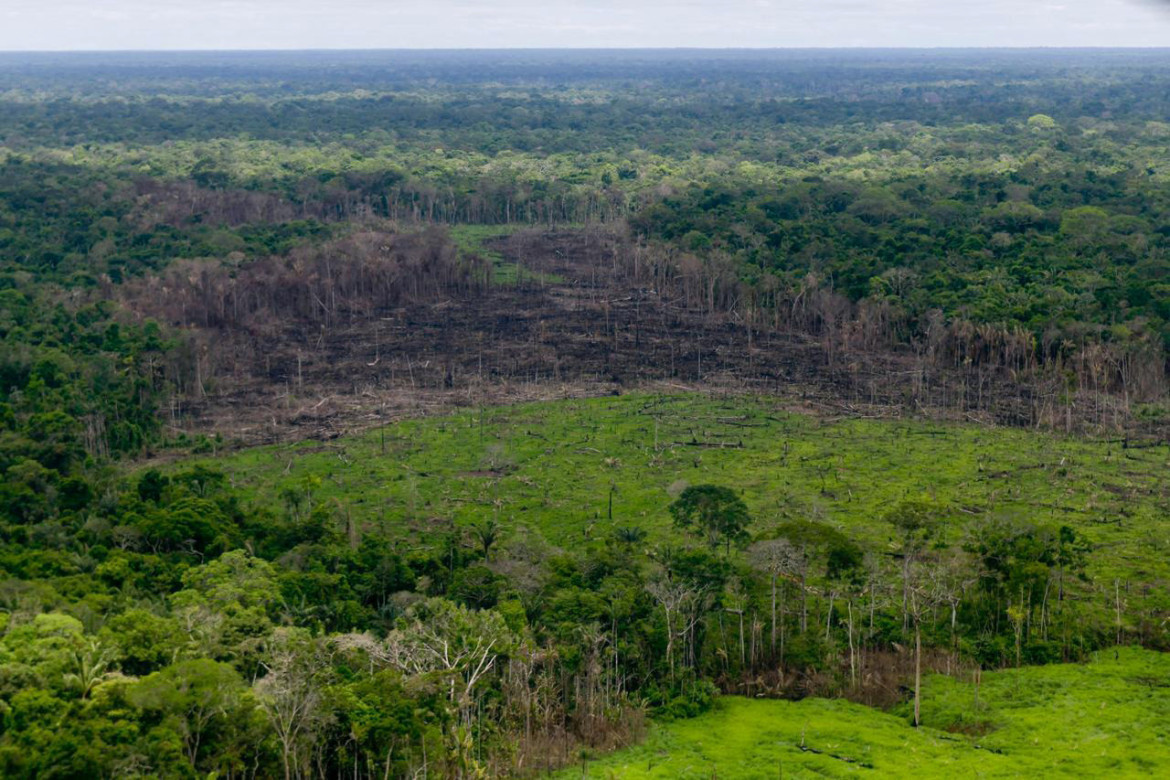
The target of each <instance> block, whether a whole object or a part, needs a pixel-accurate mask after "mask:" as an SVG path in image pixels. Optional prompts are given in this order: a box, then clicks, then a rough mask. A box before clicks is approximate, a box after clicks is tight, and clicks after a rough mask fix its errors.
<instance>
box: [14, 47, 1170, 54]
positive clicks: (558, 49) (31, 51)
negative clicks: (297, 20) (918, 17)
mask: <svg viewBox="0 0 1170 780" xmlns="http://www.w3.org/2000/svg"><path fill="white" fill-rule="evenodd" d="M622 51H661V52H689V51H703V52H802V51H924V52H929V51H1148V52H1161V51H1166V52H1170V45H1165V46H1128V45H1111V46H1053V45H1044V44H1030V45H1015V46H1013V45H998V46H991V45H979V44H971V45H964V46H869V45H866V46H855V45H842V46H458V47H452V46H412V47H372V48H371V47H331V46H321V47H303V48H287V47H262V48H255V49H250V48H226V47H215V48H192V49H187V48H182V49H180V48H164V49H138V48H111V49H0V55H4V54H229V53H237V54H266V53H272V54H280V53H287V54H293V53H320V52H328V53H346V52H362V53H371V52H622Z"/></svg>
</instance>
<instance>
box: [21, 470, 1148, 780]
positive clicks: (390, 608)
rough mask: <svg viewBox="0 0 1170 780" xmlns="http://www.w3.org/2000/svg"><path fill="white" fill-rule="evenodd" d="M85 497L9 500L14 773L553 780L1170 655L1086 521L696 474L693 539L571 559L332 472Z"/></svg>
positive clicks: (144, 477)
mask: <svg viewBox="0 0 1170 780" xmlns="http://www.w3.org/2000/svg"><path fill="white" fill-rule="evenodd" d="M76 480H77V481H76V483H75V484H74V487H73V488H72V489H70V490H69V491H65V490H62V491H59V492H53V493H43V492H42V493H40V494H38V498H37V502H39V503H36V504H33V503H30V502H28V501H26V502H11V501H6V502H4V504H3V507H4V508H3V517H2V522H0V563H2V564H3V569H4V571H5V572H6V576H7V579H5V580H4V581H3V583H2V584H0V608H2V609H3V612H0V772H3V774H4V775H5V776H6V777H43V776H90V777H91V776H93V775H94V774H101V775H117V776H158V775H163V776H191V777H195V776H207V775H208V774H211V773H214V774H218V775H222V776H231V777H261V778H263V777H281V776H283V777H286V778H288V777H306V778H307V777H332V776H336V775H340V774H344V775H345V776H353V777H382V778H385V777H412V776H418V775H419V774H433V775H437V776H450V777H472V776H503V775H513V774H535V773H538V772H540V771H542V770H544V769H547V768H555V767H557V766H560V765H563V764H566V763H572V762H574V761H576V760H578V759H579V757H580V755H581V752H580V751H581V750H583V749H609V748H613V747H617V746H622V745H626V744H629V743H630V742H632V741H634V740H636V739H638V738H639V736H640V735H641V732H642V729H643V728H644V724H645V719H646V717H647V716H648V715H650V714H654V715H656V716H659V717H685V716H690V715H693V714H696V713H698V712H701V711H702V710H703V709H704V708H706V707H707V706H708V705H709V703H710V701H711V699H712V697H713V696H714V695H715V694H716V693H717V692H718V691H720V690H722V691H725V692H729V693H746V694H749V695H765V696H780V695H811V694H818V695H846V696H850V697H853V698H855V699H857V700H859V701H865V702H868V703H871V704H891V703H893V702H895V701H899V700H902V699H903V698H906V697H910V698H913V697H916V692H917V691H918V689H919V686H918V683H917V678H918V677H919V676H920V675H921V674H922V673H923V671H924V670H929V669H938V670H940V671H943V670H945V671H950V672H953V673H957V672H959V671H961V670H962V671H964V673H965V671H966V670H970V671H976V670H978V669H980V668H998V667H1003V666H1011V665H1018V664H1023V663H1045V662H1052V661H1074V660H1078V659H1082V658H1084V657H1086V655H1087V654H1088V653H1089V652H1091V651H1093V650H1095V649H1098V648H1101V647H1106V646H1111V645H1115V644H1120V643H1126V642H1141V643H1143V644H1146V645H1147V646H1150V647H1157V648H1162V649H1164V648H1165V647H1166V646H1167V642H1168V637H1167V634H1166V629H1165V614H1166V612H1165V611H1166V609H1167V604H1166V603H1165V599H1164V594H1161V595H1160V593H1159V591H1158V590H1157V588H1156V585H1155V584H1153V583H1141V582H1131V581H1128V580H1126V581H1122V580H1120V579H1118V580H1109V581H1101V580H1094V579H1092V578H1091V577H1090V576H1089V575H1088V573H1087V569H1086V564H1087V561H1088V559H1089V556H1090V555H1091V554H1092V552H1093V551H1092V549H1091V548H1090V547H1089V546H1088V545H1086V544H1085V542H1084V541H1083V540H1082V539H1081V538H1080V537H1079V536H1078V535H1077V534H1076V533H1074V532H1073V531H1072V529H1070V528H1067V527H1059V528H1057V527H1053V528H1048V527H1044V526H1037V525H1034V524H1032V523H1028V522H1024V521H1020V520H1016V519H1012V518H1007V517H998V516H994V515H987V516H982V515H980V516H972V517H970V518H969V519H966V520H961V519H960V518H959V517H958V515H961V514H962V513H961V512H959V511H958V508H956V507H949V506H944V505H938V504H932V503H929V502H922V501H913V500H910V501H905V502H903V503H900V504H898V505H896V506H894V507H892V508H891V509H890V510H889V511H888V513H887V514H886V515H885V517H884V518H883V526H882V527H883V528H884V532H883V533H884V534H886V535H888V539H887V540H885V541H881V542H880V543H874V542H871V541H863V540H862V539H860V538H856V537H854V536H852V535H850V534H849V533H847V532H845V531H843V530H841V529H839V528H836V527H834V526H831V525H829V524H827V523H824V522H820V521H815V520H810V519H808V518H805V517H799V516H786V515H782V516H781V517H779V518H778V519H777V520H774V521H769V522H765V521H762V520H758V519H755V518H753V517H751V516H750V515H749V513H748V511H747V509H746V507H745V506H744V504H743V502H742V501H741V499H740V498H739V496H738V495H737V494H736V493H735V492H734V491H732V490H730V489H728V488H726V487H722V486H715V485H696V486H691V487H688V488H686V489H685V490H683V492H682V493H681V494H679V496H678V498H677V499H676V500H675V502H674V503H673V504H672V505H671V506H670V512H671V515H672V516H673V518H674V521H675V526H676V528H677V533H675V534H673V535H672V536H671V537H669V541H667V540H663V541H652V540H650V539H649V538H648V537H647V535H646V533H645V531H643V530H642V529H641V528H639V527H638V526H636V525H631V524H617V525H613V526H611V528H610V530H608V531H606V532H604V533H599V534H594V535H593V536H592V537H589V536H587V537H586V538H585V539H583V540H582V542H581V543H580V544H578V545H574V548H573V549H571V550H565V549H558V548H555V547H552V546H550V545H548V544H547V543H545V542H544V541H543V540H542V539H541V538H540V537H539V536H538V535H535V534H533V533H532V532H525V531H522V530H520V529H516V528H505V527H504V526H502V525H500V524H499V523H498V522H497V521H496V520H495V519H494V515H493V514H492V513H491V512H490V511H485V513H484V514H483V516H482V518H481V519H480V520H478V521H476V522H474V523H473V524H471V525H469V526H466V527H457V526H454V525H449V526H447V527H446V528H445V529H444V527H443V526H442V525H440V526H438V527H437V528H435V530H433V531H432V532H431V533H429V534H428V535H427V536H426V537H424V538H423V539H421V540H420V541H419V543H416V544H405V543H404V542H403V540H401V539H399V540H397V541H395V540H393V539H392V538H390V537H388V536H387V535H386V534H385V533H384V530H383V529H378V528H376V527H375V526H372V525H370V526H368V525H364V524H359V523H356V522H355V521H354V520H353V519H352V517H351V516H350V514H349V513H348V512H347V511H346V509H345V507H344V505H343V504H338V503H336V502H333V501H323V500H321V499H320V498H319V496H318V492H319V488H320V485H319V484H318V483H317V482H316V481H315V480H316V478H315V477H309V478H306V479H305V480H304V481H303V482H302V483H300V484H299V485H297V486H296V487H291V488H289V489H287V490H285V492H284V494H283V507H282V508H278V507H268V508H250V507H247V506H246V505H245V504H244V503H243V502H242V501H241V498H240V495H239V494H238V493H237V491H236V490H234V489H233V488H232V487H231V486H230V484H229V481H228V480H227V478H226V477H225V476H224V475H223V474H220V473H218V472H215V471H211V470H208V469H206V468H202V467H196V468H194V469H187V470H179V471H174V472H172V473H170V474H161V473H159V472H157V471H147V472H144V473H142V474H140V475H139V476H137V477H136V478H134V479H132V480H130V481H125V480H123V479H121V478H118V477H112V476H110V475H97V476H94V477H90V478H82V477H81V476H78V477H77V478H76ZM1151 587H1153V590H1150V588H1151ZM915 711H917V710H915Z"/></svg>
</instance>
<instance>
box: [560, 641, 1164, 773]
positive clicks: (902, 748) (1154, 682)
mask: <svg viewBox="0 0 1170 780" xmlns="http://www.w3.org/2000/svg"><path fill="white" fill-rule="evenodd" d="M1168 681H1170V656H1167V655H1161V654H1158V653H1152V652H1147V651H1142V650H1136V649H1128V648H1126V649H1122V650H1121V651H1120V653H1119V658H1118V659H1117V660H1115V659H1114V656H1113V654H1112V653H1103V654H1101V657H1100V658H1099V659H1098V660H1097V661H1095V662H1094V663H1092V664H1090V665H1087V666H1075V665H1063V666H1049V667H1038V668H1028V669H1024V670H1022V671H1020V672H1018V673H1017V672H1015V671H1012V670H1009V671H1004V672H998V673H994V674H993V673H987V674H985V675H984V676H983V683H982V686H981V689H980V710H979V713H978V716H977V719H978V720H981V721H990V723H991V724H992V725H993V727H994V728H993V730H992V731H991V732H990V733H988V734H986V735H984V736H981V737H966V736H963V735H961V734H955V733H948V732H947V731H943V730H939V729H938V727H943V726H948V725H950V724H952V723H956V722H957V720H958V718H959V716H960V715H962V716H964V718H965V720H966V722H970V721H971V719H972V718H973V710H972V707H973V703H974V696H973V689H972V686H971V684H970V683H960V682H957V681H955V680H952V679H950V678H947V677H941V676H935V677H932V678H930V679H929V681H928V684H927V686H926V690H925V693H924V697H925V701H924V708H923V718H924V722H925V723H926V724H927V727H925V728H923V729H921V730H920V731H915V730H914V729H913V728H911V727H910V726H909V725H908V722H907V718H905V717H899V716H898V715H891V714H886V713H882V712H879V711H876V710H871V709H868V708H866V707H862V706H860V705H856V704H850V703H848V702H843V701H826V700H823V699H808V700H805V701H800V702H788V701H760V700H754V701H753V700H748V699H741V698H725V699H722V700H720V701H719V703H718V705H717V706H716V708H715V710H714V711H713V712H711V713H709V714H707V715H704V716H702V717H699V718H696V719H693V720H689V721H678V722H674V723H666V724H658V725H656V726H654V727H653V728H652V730H651V733H650V736H649V738H648V739H647V741H646V742H645V743H644V744H642V745H639V746H637V747H634V748H630V749H628V750H624V751H620V752H618V753H615V754H613V755H610V756H607V757H605V758H603V759H602V760H600V761H595V762H591V763H590V764H589V765H588V776H589V777H598V778H603V777H621V778H639V777H661V778H711V777H724V778H778V777H781V776H783V777H789V778H798V777H842V776H850V775H861V776H866V777H949V778H967V777H1053V776H1064V777H1111V778H1117V777H1143V776H1146V777H1160V776H1163V777H1164V776H1167V774H1170V682H1168ZM802 739H803V740H804V744H805V745H806V746H807V747H810V748H814V749H816V750H820V751H823V754H816V753H811V752H803V751H801V750H800V747H799V746H800V744H801V740H802ZM845 759H849V761H846V760H845ZM581 770H582V767H581V766H580V765H578V766H577V767H575V768H573V769H569V770H566V771H565V772H564V773H563V775H562V776H563V777H565V778H570V777H576V776H580V775H581V773H582V771H581ZM781 770H782V771H783V774H781Z"/></svg>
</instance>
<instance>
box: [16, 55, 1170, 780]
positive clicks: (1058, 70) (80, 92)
mask: <svg viewBox="0 0 1170 780" xmlns="http://www.w3.org/2000/svg"><path fill="white" fill-rule="evenodd" d="M0 336H2V337H3V342H2V344H0V775H3V776H6V777H9V776H10V777H30V778H31V777H60V778H67V777H78V778H80V777H95V776H100V777H107V776H108V777H114V776H118V777H139V776H141V777H187V776H190V777H197V776H199V777H209V776H216V777H259V778H263V777H284V778H293V777H297V778H301V777H306V778H307V777H335V776H336V777H341V776H352V777H354V778H357V777H363V778H364V777H384V778H389V777H423V776H428V775H433V776H450V777H481V776H509V775H525V774H536V773H541V772H546V771H551V770H555V769H557V768H560V767H563V766H566V765H571V764H575V763H577V762H579V761H582V760H585V759H587V758H588V757H589V756H591V755H594V754H596V753H598V752H602V751H609V750H613V749H616V748H622V747H627V746H629V745H632V744H636V743H637V742H638V741H639V740H642V739H643V738H644V737H645V735H646V733H647V729H649V728H651V727H652V726H651V724H652V723H656V722H658V723H661V722H668V721H670V720H671V719H682V718H688V717H692V716H696V715H699V714H700V713H703V712H706V711H708V710H709V709H710V708H711V706H712V702H713V701H715V700H716V698H717V697H718V696H719V695H721V694H740V695H747V696H756V697H787V698H801V697H810V696H828V697H842V698H848V699H851V700H853V701H855V702H859V703H862V704H866V705H870V706H874V707H881V708H886V709H891V708H892V709H893V711H898V712H903V711H904V712H905V714H906V717H907V719H908V721H909V723H910V724H911V725H913V726H919V725H920V724H921V723H923V716H922V711H921V706H922V702H921V695H920V694H921V691H922V690H923V686H924V683H923V680H922V678H923V676H924V675H930V674H932V673H939V674H945V673H949V674H953V675H967V676H969V677H970V678H971V679H972V680H974V681H975V701H976V704H975V708H974V715H973V716H972V715H970V713H968V715H967V716H966V717H974V718H975V719H974V721H970V720H967V721H963V722H958V721H954V722H936V723H933V724H932V723H931V722H930V721H929V719H928V720H927V721H925V725H927V726H931V725H933V726H935V727H937V728H940V729H941V728H946V729H949V730H951V731H953V732H956V733H959V734H960V737H956V738H967V737H970V738H978V737H981V736H982V735H984V734H986V733H987V732H989V731H990V730H992V729H994V728H995V724H994V723H993V722H992V721H991V720H989V719H983V718H981V717H980V716H979V706H978V696H979V694H978V690H979V688H978V680H979V679H980V677H979V676H980V674H981V673H982V671H983V670H985V669H987V670H995V669H1007V668H1017V669H1018V668H1019V667H1022V666H1026V665H1029V664H1055V663H1078V662H1082V661H1085V660H1087V659H1089V658H1090V657H1091V656H1092V655H1093V654H1094V653H1095V652H1097V651H1100V650H1102V649H1105V648H1117V647H1118V646H1120V645H1126V644H1133V645H1140V646H1142V647H1144V648H1146V649H1148V650H1153V651H1166V650H1170V633H1168V631H1167V621H1168V619H1170V599H1168V598H1167V585H1168V583H1170V579H1168V577H1170V572H1168V571H1167V570H1166V567H1165V555H1164V551H1165V550H1166V546H1167V545H1168V544H1170V541H1168V539H1167V537H1166V531H1165V523H1166V520H1167V519H1168V518H1170V492H1168V491H1170V485H1168V484H1167V481H1166V475H1167V473H1170V468H1168V466H1170V463H1168V462H1167V458H1168V457H1170V456H1168V451H1167V442H1168V441H1170V395H1168V392H1170V391H1168V387H1170V58H1168V57H1167V55H1166V53H1165V52H1162V51H1107V50H1102V51H1094V52H1083V51H1061V50H1051V51H1043V52H1040V51H1036V52H1031V51H980V52H974V51H929V52H927V51H922V52H896V51H880V52H879V51H873V52H866V51H850V52H839V51H838V52H830V51H820V52H814V51H808V52H737V51H727V52H720V51H702V52H671V53H661V52H659V53H654V52H617V51H613V52H564V51H562V52H551V51H550V52H541V51H524V52H477V53H470V52H431V53H424V52H410V53H405V52H403V53H389V52H354V53H323V52H308V53H302V54H289V53H281V54H275V53H273V54H258V53H257V54H244V53H224V54H168V55H163V54H117V55H115V54H110V55H96V54H77V55H63V54H62V55H48V54H45V55H15V54H0ZM680 392H681V393H683V395H682V396H681V400H680V396H679V395H678V394H679V393H680ZM694 393H700V394H701V395H694ZM664 394H669V395H664ZM702 394H717V395H719V396H720V397H724V396H727V397H731V398H733V399H739V400H733V401H727V400H726V399H725V400H722V401H714V400H711V399H710V398H708V397H707V395H702ZM609 395H622V396H626V397H627V398H628V399H629V400H627V398H623V399H622V402H621V404H620V405H619V406H618V407H615V408H616V409H617V411H616V412H613V413H612V414H610V413H609V412H606V411H605V409H602V408H600V407H596V408H595V407H589V408H586V409H585V410H584V411H582V410H581V409H579V408H576V407H573V408H568V407H556V408H555V410H554V411H541V412H539V413H538V412H533V411H531V410H532V407H529V406H519V407H508V406H500V405H501V404H505V403H512V402H515V401H520V400H533V399H543V398H563V397H565V396H569V397H583V396H609ZM539 408H540V409H543V408H544V407H539ZM606 408H607V409H608V407H606ZM515 409H520V410H521V411H520V412H515V411H514V410H515ZM820 414H830V415H832V419H831V420H829V421H827V422H816V421H817V420H819V419H820V418H818V417H817V416H816V415H820ZM436 415H437V416H436ZM516 415H519V419H514V418H515V417H516ZM793 415H796V416H793ZM419 416H424V417H427V419H428V420H430V422H429V423H428V425H430V426H432V427H430V428H425V429H412V428H410V427H409V424H408V423H404V424H401V425H397V424H396V425H390V423H392V422H394V423H397V421H398V420H400V419H402V418H415V417H419ZM535 417H539V420H537V421H532V419H535ZM842 417H844V418H848V419H854V420H858V421H861V422H859V424H862V425H871V424H872V425H873V426H875V427H874V428H872V429H871V428H865V429H864V430H860V429H859V430H851V431H849V432H848V433H847V434H842V435H840V436H839V438H840V441H838V442H837V443H836V444H834V445H833V446H832V447H830V448H829V449H827V450H820V449H816V447H819V446H820V444H818V442H821V443H823V442H824V441H828V440H827V439H824V438H823V437H824V436H826V435H827V434H826V433H825V431H824V430H822V429H821V428H820V427H819V426H821V425H822V424H824V425H826V426H827V425H831V424H836V423H837V421H838V420H839V419H840V418H842ZM530 418H531V419H530ZM798 421H799V422H798ZM404 426H405V427H404ZM434 426H437V427H434ZM806 426H816V427H806ZM883 426H884V427H883ZM899 426H901V427H899ZM916 426H917V427H916ZM963 426H975V427H974V428H967V427H963ZM370 429H377V430H376V431H375V433H374V434H369V433H367V432H368V431H369V430H370ZM831 430H832V429H831ZM972 430H974V431H978V433H971V431H972ZM342 434H359V435H360V436H365V437H368V436H370V435H373V436H374V437H375V438H373V439H369V438H357V439H354V438H347V437H343V436H342ZM1029 436H1030V437H1044V438H1032V439H1028V438H1014V437H1029ZM388 437H389V442H388ZM938 437H941V439H940V441H942V442H943V444H944V445H945V447H951V448H953V452H950V453H947V452H945V451H943V450H938V451H934V450H930V451H929V452H928V450H927V449H926V447H927V445H925V444H922V443H918V440H919V439H921V440H923V441H926V440H927V439H935V438H938ZM1050 437H1051V438H1050ZM1056 437H1062V438H1056ZM887 438H888V439H889V441H890V442H892V443H891V444H890V446H891V447H892V448H895V450H896V453H897V455H896V456H895V454H891V453H893V452H894V450H891V452H886V451H884V450H883V452H882V457H883V458H886V457H889V458H890V459H891V460H890V462H891V463H896V462H898V458H899V457H900V458H901V459H902V462H903V463H904V464H905V463H910V462H914V463H916V466H915V467H914V468H913V469H912V468H909V467H905V466H904V467H903V468H902V469H900V470H897V469H895V470H892V471H891V472H890V473H889V474H887V475H885V476H883V475H881V474H876V473H872V474H871V473H869V472H866V476H865V477H860V476H857V475H858V474H860V473H862V471H863V470H864V469H863V466H862V464H863V463H864V461H865V458H860V459H858V460H855V461H850V462H849V463H848V464H847V463H846V460H847V459H848V458H851V457H853V454H856V450H851V449H850V448H851V447H859V446H862V445H861V444H859V442H862V441H866V440H869V439H873V440H875V441H876V440H883V441H884V440H885V439H887ZM304 439H313V440H314V442H315V443H313V444H312V445H310V446H311V447H313V448H316V449H312V450H311V451H310V450H305V449H304V446H305V445H303V444H302V445H297V444H296V442H298V441H301V440H304ZM1032 441H1040V442H1042V443H1043V447H1042V451H1041V452H1040V453H1038V454H1036V455H1035V457H1034V458H1032V459H1031V460H1027V459H1024V460H1020V459H1016V458H1015V456H1016V455H1018V454H1019V453H1021V452H1023V451H1024V450H1025V449H1026V447H1027V444H1026V442H1032ZM603 442H604V443H603ZM258 443H265V444H268V445H270V446H269V447H268V448H266V449H261V450H251V449H242V448H243V447H244V446H245V445H253V444H258ZM826 446H827V445H826ZM298 447H299V448H298ZM810 448H812V449H810ZM313 453H317V454H319V455H320V458H319V459H318V460H316V461H313V463H315V464H316V465H315V466H314V467H312V468H309V467H307V466H306V465H305V464H306V463H307V462H309V461H308V459H309V458H310V457H311V456H312V455H313ZM736 453H751V454H752V457H753V458H755V460H754V461H753V463H757V464H767V465H766V467H765V466H757V465H752V466H747V465H744V464H743V463H741V462H740V461H738V460H731V459H734V458H737V457H739V455H737V454H736ZM851 453H852V454H851ZM871 455H872V453H871ZM207 456H211V457H210V458H208V457H207ZM253 457H254V458H256V459H259V460H263V462H264V463H269V462H270V461H271V462H272V463H276V464H278V465H277V467H275V468H268V469H267V470H265V471H263V474H262V477H254V475H253V476H249V475H250V474H252V472H250V471H248V469H247V468H246V463H247V461H246V460H241V459H247V458H253ZM915 459H919V460H915ZM948 460H953V461H954V463H955V464H961V465H962V469H963V471H962V475H961V479H960V478H956V479H957V480H958V481H957V482H956V483H955V484H954V485H950V486H949V487H948V488H946V489H943V488H941V487H939V484H941V483H939V484H934V483H931V482H930V481H929V480H926V481H923V480H922V479H921V478H920V477H921V475H922V474H923V473H929V472H930V470H931V469H932V468H936V469H938V470H939V471H940V472H941V471H942V470H943V468H944V467H943V466H942V465H941V464H943V463H944V462H947V461H948ZM553 463H557V464H559V467H558V468H554V467H552V466H550V465H549V464H553ZM375 464H378V465H375ZM452 464H459V465H458V468H457V469H456V468H455V467H454V466H453V465H452ZM959 467H960V466H959V465H955V468H959ZM757 468H759V469H760V470H759V471H758V472H757V471H755V470H754V469H757ZM891 468H892V469H893V467H892V466H891ZM916 472H917V473H916ZM375 473H376V474H377V476H378V478H377V480H376V481H375V480H372V479H371V480H369V481H367V482H366V483H362V481H361V480H362V479H364V478H365V477H368V476H369V475H373V474H375ZM363 475H365V477H363ZM568 475H572V477H571V478H570V477H569V476H568ZM776 475H784V476H783V479H782V480H781V481H777V477H776ZM1031 475H1034V477H1035V479H1036V480H1037V481H1034V482H1033V481H1030V480H1032V479H1033V476H1031ZM569 479H572V480H576V481H574V482H572V484H571V485H566V483H565V482H564V481H563V480H569ZM887 482H888V483H887ZM948 484H949V483H948ZM359 485H360V486H359ZM468 485H470V486H472V487H467V486H468ZM646 485H653V486H654V489H653V491H652V492H648V493H640V492H638V491H639V490H642V489H643V488H644V487H645V486H646ZM639 486H642V487H639ZM634 495H637V496H638V498H637V499H636V500H635V499H634V498H633V496H634ZM858 507H864V511H861V510H860V509H858ZM898 708H902V710H899V709H898ZM963 735H965V736H963ZM805 747H806V746H805V745H804V744H803V738H802V743H801V749H804V748H805Z"/></svg>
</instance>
